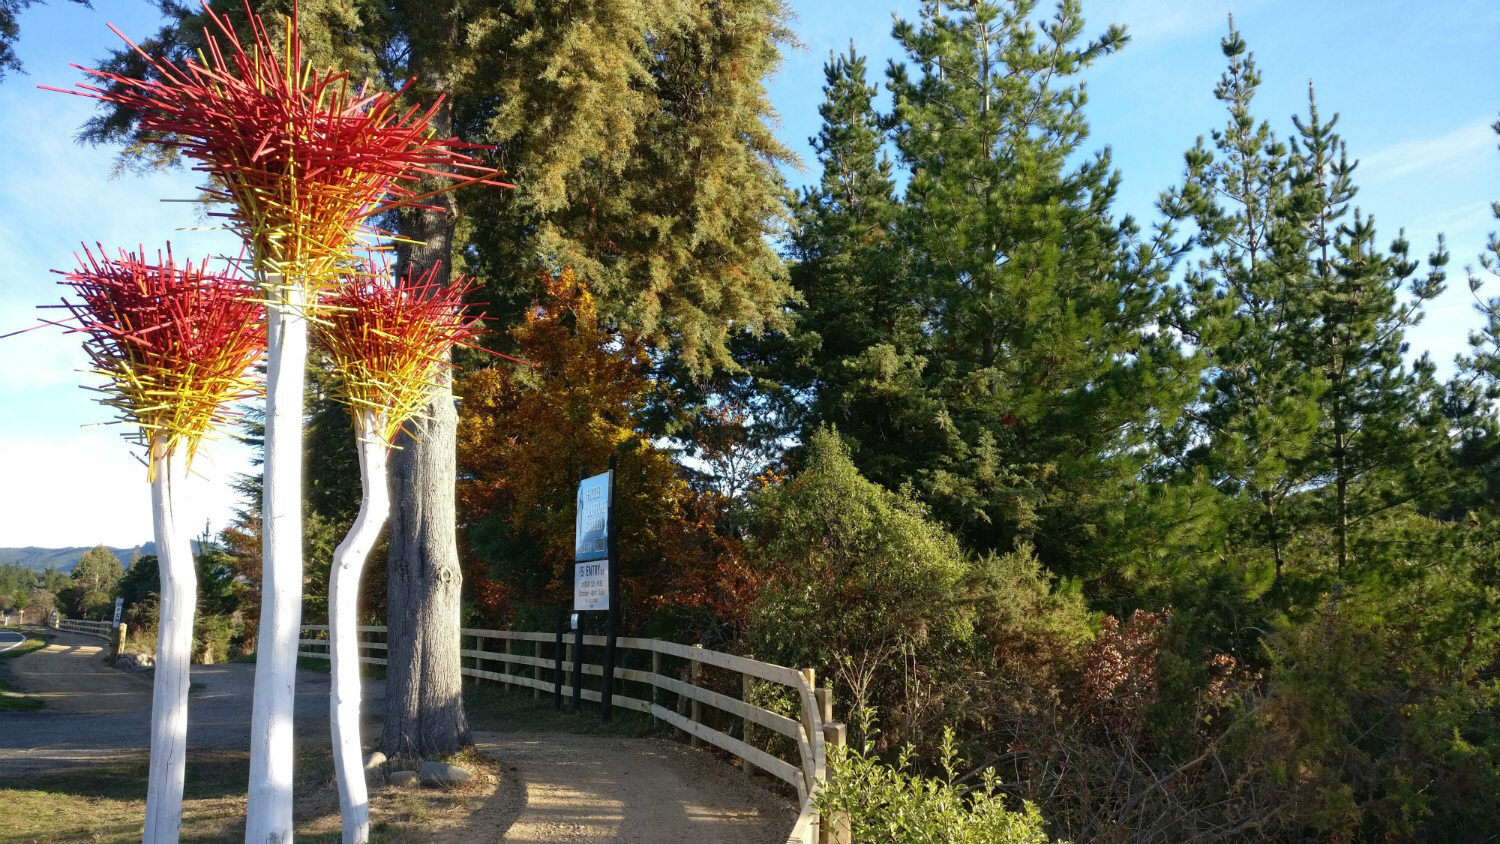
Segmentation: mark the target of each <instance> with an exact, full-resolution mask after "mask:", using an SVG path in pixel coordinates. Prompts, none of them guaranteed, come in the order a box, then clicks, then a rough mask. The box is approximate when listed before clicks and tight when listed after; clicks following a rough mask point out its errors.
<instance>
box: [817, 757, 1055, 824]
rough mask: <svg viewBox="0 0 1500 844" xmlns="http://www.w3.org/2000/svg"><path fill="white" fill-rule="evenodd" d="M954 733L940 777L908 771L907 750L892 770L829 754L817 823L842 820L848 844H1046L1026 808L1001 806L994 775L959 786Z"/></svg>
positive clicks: (1030, 807)
mask: <svg viewBox="0 0 1500 844" xmlns="http://www.w3.org/2000/svg"><path fill="white" fill-rule="evenodd" d="M953 745H954V739H953V731H952V730H947V731H945V733H944V736H943V742H942V745H941V748H940V755H939V758H938V764H939V765H940V767H941V768H942V771H943V777H942V778H941V779H930V778H925V777H921V776H916V775H914V774H910V773H907V770H908V769H909V766H910V762H911V757H912V754H913V752H914V751H913V749H912V747H911V746H910V745H908V746H907V747H906V749H905V750H903V751H902V753H901V758H900V761H899V763H898V765H897V767H894V768H892V767H890V766H887V765H885V764H883V763H882V762H880V760H878V759H876V758H875V757H874V755H873V754H872V753H871V750H870V748H869V747H868V746H867V747H866V748H865V750H864V751H863V752H853V751H850V750H848V749H846V748H836V749H834V750H833V752H832V753H831V754H830V755H831V757H832V758H831V759H830V772H831V773H830V776H829V778H828V782H827V784H826V785H825V786H824V788H823V790H822V792H821V793H820V794H819V795H818V799H817V806H818V810H819V811H820V812H821V813H822V815H823V819H824V820H823V823H824V824H825V825H826V824H830V823H838V822H839V821H841V820H842V819H845V818H847V819H848V823H849V827H850V831H851V833H852V840H853V841H854V842H855V844H874V843H875V842H879V844H939V843H940V842H941V844H1047V842H1048V841H1049V839H1048V838H1047V834H1046V832H1045V831H1044V830H1043V820H1042V814H1041V811H1040V810H1038V809H1037V807H1036V805H1035V804H1032V803H1026V804H1024V805H1023V808H1022V809H1021V811H1019V812H1012V811H1010V810H1009V809H1007V808H1005V803H1004V801H1003V800H1002V799H1001V796H1000V788H999V784H998V783H997V781H996V778H995V774H994V771H993V770H986V771H985V774H984V778H983V780H982V781H981V783H980V785H978V786H976V787H974V788H972V789H966V788H963V787H961V786H960V785H958V784H957V783H956V782H955V780H956V778H957V776H958V770H957V762H958V760H957V752H956V751H955V750H954V746H953Z"/></svg>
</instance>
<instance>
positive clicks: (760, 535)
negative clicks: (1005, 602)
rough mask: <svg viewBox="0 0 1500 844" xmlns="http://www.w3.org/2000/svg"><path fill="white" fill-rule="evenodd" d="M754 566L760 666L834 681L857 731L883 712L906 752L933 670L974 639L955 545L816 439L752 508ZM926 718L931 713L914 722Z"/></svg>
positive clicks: (824, 437)
mask: <svg viewBox="0 0 1500 844" xmlns="http://www.w3.org/2000/svg"><path fill="white" fill-rule="evenodd" d="M755 503H756V508H755V514H754V517H753V521H752V525H751V537H752V540H751V542H750V543H749V545H748V548H747V559H748V560H749V562H750V564H751V566H752V567H753V569H754V570H755V574H756V575H757V576H758V577H760V578H763V580H764V582H765V587H764V590H763V592H762V593H761V596H760V598H759V599H758V600H757V601H756V602H755V604H754V605H753V606H752V608H751V611H750V624H749V633H748V636H747V639H748V644H749V646H750V648H751V650H752V651H753V652H754V654H755V655H756V657H757V658H759V659H766V660H769V661H772V662H779V663H781V664H783V665H799V666H800V665H812V666H815V667H817V668H819V670H820V671H829V672H831V673H832V674H833V676H834V679H835V681H836V685H837V686H838V687H839V691H838V698H839V699H841V700H847V701H850V702H851V706H852V707H853V708H854V712H853V717H852V718H851V720H852V721H854V722H855V724H856V725H858V724H860V723H862V722H864V721H866V720H867V719H868V717H869V716H870V715H871V714H872V712H871V710H873V709H879V710H880V713H881V715H880V717H881V721H882V722H883V723H884V724H886V726H887V728H888V729H891V730H892V731H893V733H894V734H893V735H892V736H891V737H890V738H891V739H893V740H900V741H906V740H907V738H908V731H909V730H912V729H915V725H914V723H913V721H914V720H917V719H926V720H930V719H931V716H933V715H935V714H936V713H935V712H934V711H933V710H932V709H931V708H930V707H926V706H920V707H918V706H915V705H914V701H913V695H914V694H915V693H916V689H917V688H918V687H922V688H926V689H931V688H933V687H934V681H933V678H932V677H930V676H925V675H928V673H929V671H930V669H932V668H933V667H939V668H941V667H943V666H951V665H953V664H955V662H956V661H957V660H955V659H954V657H953V653H952V652H953V651H955V650H957V651H966V650H968V649H969V646H970V643H971V640H972V638H973V635H974V627H973V619H972V611H971V609H972V602H970V601H969V600H967V595H966V593H965V581H966V580H967V579H968V577H969V574H970V572H969V566H968V563H967V561H966V560H965V558H964V555H963V552H962V551H961V550H960V549H959V547H958V542H957V541H956V540H955V539H954V538H953V537H952V535H950V534H948V533H947V532H946V531H944V530H943V529H942V528H940V527H938V526H937V525H935V524H932V523H931V522H929V521H927V520H926V518H925V515H926V514H925V511H924V509H923V508H922V506H921V505H919V504H917V503H916V502H914V501H912V500H910V499H908V498H905V497H903V496H900V495H897V494H895V493H892V492H890V491H888V490H886V489H884V488H882V487H880V486H878V485H877V484H874V483H871V482H870V481H868V480H865V478H863V477H862V476H861V475H860V474H859V471H858V470H857V469H855V468H854V464H853V462H852V461H851V460H850V458H849V451H848V449H847V448H846V447H845V446H844V444H843V443H842V442H841V441H840V440H839V438H838V435H837V434H836V433H834V432H832V431H829V430H826V429H825V430H820V431H818V432H816V433H814V434H813V435H812V436H811V437H810V438H809V439H808V443H807V458H806V464H805V468H804V470H803V471H802V472H801V473H800V474H798V475H797V476H796V477H794V478H793V479H791V480H790V481H788V482H786V483H785V484H783V485H781V486H779V487H773V488H769V489H767V490H765V491H764V492H762V493H761V494H760V495H759V496H757V498H756V500H755ZM918 709H920V710H921V711H922V713H924V714H920V715H919V714H917V713H916V710H918Z"/></svg>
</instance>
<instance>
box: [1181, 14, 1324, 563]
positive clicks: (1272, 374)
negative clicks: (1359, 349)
mask: <svg viewBox="0 0 1500 844" xmlns="http://www.w3.org/2000/svg"><path fill="white" fill-rule="evenodd" d="M1222 47H1223V51H1224V55H1225V57H1226V58H1227V59H1228V61H1229V67H1228V68H1227V69H1226V70H1225V72H1224V74H1223V76H1221V77H1220V79H1219V83H1218V85H1217V86H1216V87H1215V89H1214V95H1215V96H1216V97H1217V98H1218V99H1219V100H1220V101H1221V102H1223V103H1224V104H1225V107H1226V109H1227V110H1228V112H1229V119H1228V121H1227V123H1226V124H1225V126H1224V127H1223V128H1222V129H1217V130H1214V131H1213V133H1212V136H1211V137H1212V139H1213V149H1212V150H1210V149H1208V148H1207V147H1205V146H1204V144H1203V140H1202V138H1200V139H1199V141H1198V144H1197V146H1195V147H1194V148H1193V149H1191V150H1189V151H1188V152H1187V153H1186V155H1185V158H1186V162H1187V179H1186V183H1185V184H1184V185H1183V186H1182V188H1180V189H1177V190H1173V191H1169V192H1168V193H1167V194H1166V195H1165V196H1164V197H1163V200H1162V210H1163V211H1164V212H1165V213H1166V214H1167V215H1168V216H1169V217H1170V218H1173V219H1175V220H1181V219H1184V218H1191V219H1192V221H1193V223H1194V224H1195V232H1194V233H1193V236H1192V238H1191V243H1192V245H1193V246H1195V247H1197V248H1198V249H1200V250H1202V253H1203V257H1201V258H1200V259H1198V260H1197V261H1196V263H1195V264H1194V265H1193V266H1190V267H1189V268H1188V270H1187V272H1186V274H1185V277H1184V287H1185V289H1186V295H1184V296H1183V297H1181V299H1180V300H1179V302H1178V308H1177V309H1176V310H1177V313H1176V316H1175V319H1174V322H1175V326H1176V328H1177V329H1178V330H1179V331H1180V332H1181V333H1182V334H1183V336H1184V337H1185V338H1186V339H1187V340H1188V342H1190V343H1192V344H1193V345H1195V346H1197V347H1198V348H1199V349H1201V350H1203V352H1204V353H1205V355H1206V356H1207V362H1208V369H1207V370H1206V371H1205V373H1204V385H1203V386H1204V389H1203V394H1202V396H1201V400H1200V403H1199V405H1198V406H1197V407H1195V408H1194V409H1193V411H1192V413H1191V414H1190V416H1189V419H1188V423H1187V424H1188V427H1189V428H1190V429H1191V430H1192V433H1191V434H1189V435H1187V436H1185V437H1184V439H1183V441H1184V442H1187V443H1193V445H1191V446H1190V447H1189V451H1188V453H1187V454H1186V455H1185V457H1184V460H1183V464H1184V465H1185V466H1186V467H1188V468H1189V469H1191V470H1200V471H1201V473H1202V475H1203V476H1204V477H1205V478H1206V481H1207V482H1208V483H1210V484H1212V485H1213V487H1215V488H1216V489H1217V490H1219V492H1220V493H1222V494H1223V495H1224V496H1226V498H1227V500H1228V501H1230V502H1233V506H1231V507H1229V508H1227V509H1225V510H1224V511H1223V514H1224V519H1225V522H1226V526H1227V528H1226V530H1225V532H1224V533H1223V534H1222V535H1221V537H1220V542H1219V543H1218V548H1217V549H1214V550H1221V551H1223V552H1224V553H1229V551H1230V549H1236V550H1235V556H1236V557H1238V558H1239V559H1241V560H1245V558H1247V557H1248V558H1250V559H1249V560H1247V562H1252V563H1253V562H1254V560H1255V558H1256V555H1258V554H1259V553H1260V551H1261V550H1264V552H1265V553H1266V554H1267V555H1268V558H1267V559H1265V562H1268V563H1269V564H1270V569H1271V574H1272V577H1273V578H1274V579H1275V580H1276V581H1278V582H1279V581H1280V579H1281V577H1282V574H1283V569H1284V567H1285V565H1286V550H1285V549H1286V544H1287V541H1288V537H1289V535H1290V534H1291V533H1292V532H1294V530H1295V526H1294V524H1293V521H1292V520H1291V518H1290V516H1289V514H1288V512H1287V511H1288V509H1289V504H1288V500H1289V499H1290V498H1291V497H1292V495H1293V494H1294V492H1295V491H1296V490H1297V489H1298V488H1299V487H1300V486H1301V485H1302V484H1304V483H1306V482H1308V481H1309V480H1310V479H1309V478H1308V477H1307V476H1306V475H1305V472H1306V471H1307V470H1308V469H1307V461H1308V455H1309V453H1310V451H1311V449H1312V439H1313V436H1314V434H1315V432H1316V430H1317V425H1318V405H1317V401H1318V395H1319V393H1320V391H1321V386H1320V383H1319V381H1318V379H1317V377H1316V375H1315V374H1314V373H1313V372H1311V371H1310V370H1309V369H1308V367H1306V366H1304V365H1303V364H1302V363H1300V362H1299V361H1298V359H1297V343H1298V342H1299V337H1300V334H1301V331H1302V330H1303V328H1304V327H1305V325H1306V324H1307V321H1308V320H1309V319H1310V318H1311V313H1310V305H1309V302H1308V297H1307V296H1306V295H1302V293H1303V290H1302V285H1303V284H1304V283H1305V278H1306V276H1307V274H1308V266H1307V261H1308V255H1307V249H1306V237H1307V235H1306V233H1305V232H1304V231H1303V230H1302V226H1301V224H1300V221H1299V220H1295V219H1292V220H1289V219H1287V217H1286V216H1285V214H1284V212H1285V211H1287V210H1289V206H1288V196H1289V194H1290V193H1291V190H1292V178H1293V175H1294V173H1293V166H1294V165H1293V161H1292V160H1291V153H1290V151H1289V149H1288V147H1287V145H1286V143H1285V142H1283V141H1282V140H1280V139H1279V138H1277V136H1276V135H1275V133H1274V132H1273V131H1272V130H1271V127H1270V124H1269V123H1266V122H1264V121H1261V122H1259V123H1257V122H1256V120H1255V117H1254V115H1253V113H1252V111H1251V103H1252V101H1253V99H1254V96H1255V92H1256V89H1257V88H1258V87H1259V85H1260V73H1259V71H1258V70H1257V69H1256V66H1255V60H1254V56H1253V55H1251V54H1250V53H1249V52H1248V49H1247V45H1246V44H1245V41H1244V39H1243V38H1241V37H1240V35H1239V32H1238V31H1237V30H1235V29H1234V23H1233V19H1232V18H1231V20H1230V31H1229V34H1228V35H1227V36H1226V37H1225V38H1224V39H1223V41H1222ZM1304 204H1306V203H1304ZM1247 551H1248V553H1247ZM1252 567H1253V566H1252Z"/></svg>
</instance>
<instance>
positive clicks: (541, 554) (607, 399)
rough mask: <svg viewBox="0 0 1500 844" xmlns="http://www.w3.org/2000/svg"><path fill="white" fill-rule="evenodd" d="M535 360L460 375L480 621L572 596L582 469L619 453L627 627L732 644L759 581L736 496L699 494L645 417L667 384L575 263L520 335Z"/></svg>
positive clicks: (474, 599) (513, 616) (464, 536)
mask: <svg viewBox="0 0 1500 844" xmlns="http://www.w3.org/2000/svg"><path fill="white" fill-rule="evenodd" d="M511 336H512V339H513V340H514V342H515V345H516V348H517V349H518V351H517V355H518V356H519V357H521V358H523V359H524V360H526V361H528V362H530V363H532V364H533V365H534V368H532V369H529V370H522V369H517V368H513V367H495V368H491V369H481V370H478V371H476V372H473V373H471V374H470V375H468V376H467V377H465V378H464V379H463V380H462V381H461V382H460V384H459V385H458V388H457V391H458V393H459V395H460V397H461V404H460V410H459V430H458V461H459V466H460V478H459V485H458V503H459V525H460V532H461V541H462V542H463V544H464V546H465V550H466V551H467V564H466V567H465V570H464V586H465V590H466V591H467V593H468V595H467V599H468V603H469V606H470V611H471V613H472V615H473V616H474V618H475V623H483V624H485V625H486V626H499V627H504V626H508V625H510V624H515V625H516V626H517V627H518V628H521V627H525V626H542V627H550V623H551V619H552V618H554V617H555V614H556V613H557V612H558V611H560V610H561V609H563V608H564V607H567V606H571V601H572V598H571V596H572V588H573V568H572V567H573V528H574V524H573V519H574V506H575V505H574V497H575V494H576V485H577V481H578V474H579V471H580V470H583V471H585V472H587V473H588V474H595V473H597V472H599V471H603V469H604V466H605V464H606V463H607V462H608V460H609V458H610V456H611V455H615V456H616V457H618V460H619V465H618V468H617V470H616V476H615V488H616V494H617V495H618V499H617V504H616V507H617V510H616V514H617V518H618V519H619V524H620V565H621V569H620V572H621V584H622V592H623V605H622V606H623V609H624V623H625V627H626V629H627V630H629V631H632V632H641V631H648V630H649V631H650V632H651V633H653V634H657V635H664V634H666V635H671V634H686V635H688V636H689V637H692V638H696V639H699V640H703V641H706V642H709V643H723V642H726V641H728V639H730V638H731V637H732V636H733V635H734V634H735V633H736V632H737V631H738V630H739V629H740V628H741V627H742V625H743V623H744V618H745V615H744V612H745V607H746V606H747V605H748V603H749V600H750V599H751V598H752V597H753V595H754V593H755V591H756V585H755V582H754V580H753V578H752V576H751V575H750V572H749V570H748V569H747V568H746V567H745V564H744V560H743V545H742V543H741V542H740V540H739V539H737V538H735V537H732V536H725V535H721V534H720V532H719V531H718V530H717V529H716V525H717V524H718V522H719V521H720V515H721V514H722V513H723V512H724V510H725V507H726V502H725V501H723V500H721V493H719V492H717V491H713V490H696V489H694V488H693V487H692V486H691V485H689V483H688V481H687V477H686V472H687V470H685V469H684V468H683V467H682V466H680V465H678V463H677V462H676V461H674V460H673V455H672V453H671V452H670V451H669V450H667V449H665V448H661V447H659V446H658V445H657V444H656V443H654V442H653V440H652V438H651V437H650V436H649V435H648V434H647V433H646V432H645V431H643V430H642V428H641V426H640V425H639V424H638V415H639V414H640V413H641V412H642V411H643V410H644V408H645V406H646V404H647V402H648V401H649V400H650V399H651V397H652V396H653V394H654V393H655V392H656V390H657V389H658V385H657V384H656V382H655V381H654V380H653V379H652V377H651V375H650V371H649V370H650V360H649V358H648V356H647V350H646V346H645V345H644V344H643V343H641V342H640V341H639V339H638V338H636V337H634V336H631V335H622V334H617V333H613V332H611V331H609V330H607V329H606V328H605V327H604V326H601V324H600V321H599V315H598V312H597V310H596V306H595V301H594V297H593V295H592V294H591V293H590V292H589V291H588V289H587V288H586V287H585V286H584V285H583V284H581V283H580V282H579V281H577V279H576V278H575V277H574V275H573V273H572V272H571V271H569V270H563V271H562V272H561V273H560V274H559V275H557V276H556V277H554V278H549V279H547V281H546V298H545V299H543V300H542V301H539V302H537V303H535V304H533V305H532V307H531V308H530V309H529V310H528V311H527V313H526V316H525V319H524V321H523V322H522V323H521V324H520V325H519V326H517V327H516V328H515V329H513V330H512V332H511Z"/></svg>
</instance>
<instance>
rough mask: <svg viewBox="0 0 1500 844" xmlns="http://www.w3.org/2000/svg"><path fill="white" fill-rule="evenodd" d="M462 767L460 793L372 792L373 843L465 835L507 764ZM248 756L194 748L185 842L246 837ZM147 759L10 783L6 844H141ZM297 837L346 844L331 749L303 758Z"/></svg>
mask: <svg viewBox="0 0 1500 844" xmlns="http://www.w3.org/2000/svg"><path fill="white" fill-rule="evenodd" d="M471 756H472V762H471V759H470V757H465V758H464V759H463V760H462V761H457V762H456V764H461V765H463V766H464V767H466V768H469V769H470V770H471V771H472V772H473V773H474V779H473V780H472V781H470V782H469V783H467V784H465V785H463V786H458V787H455V788H451V789H445V790H436V789H427V788H420V789H415V788H414V789H393V788H389V787H384V786H377V787H375V788H372V789H371V794H370V820H371V825H372V835H371V842H372V844H427V842H430V841H431V840H432V833H433V832H434V831H436V830H461V829H463V828H464V827H465V826H466V825H467V824H468V823H469V820H470V817H469V816H470V810H471V807H472V806H474V805H476V803H477V802H479V801H484V800H485V799H486V798H488V797H489V796H490V795H492V794H494V793H495V790H496V787H497V784H498V778H497V775H498V774H499V771H500V769H499V766H497V765H495V763H493V762H492V761H490V760H488V759H486V758H484V757H482V756H479V755H478V754H472V755H471ZM249 767H250V765H249V754H247V753H245V752H244V751H210V750H190V751H189V752H188V764H187V783H186V788H185V789H184V799H183V823H182V842H183V844H210V842H212V844H220V842H223V844H230V842H234V844H237V842H240V841H243V840H244V835H245V802H246V800H245V782H246V779H247V777H248V776H249ZM146 770H147V758H146V754H145V753H143V752H132V753H130V754H129V755H127V756H126V757H123V758H122V759H121V760H120V761H118V762H115V763H110V764H104V765H92V766H88V767H83V768H76V767H75V768H69V769H66V770H60V771H58V772H56V773H48V774H39V775H31V776H26V777H18V778H11V779H0V844H134V842H138V841H140V836H141V828H142V826H143V825H144V823H145V817H146V799H145V793H146ZM295 793H296V799H297V802H296V806H295V815H294V817H295V821H296V830H297V840H298V841H299V842H301V844H336V842H338V840H339V832H340V823H339V814H338V789H337V785H336V783H335V782H334V778H333V762H332V758H331V756H330V755H329V752H328V751H326V750H322V751H316V752H304V753H303V754H302V755H301V756H300V757H299V759H298V766H297V784H296V787H295Z"/></svg>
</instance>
